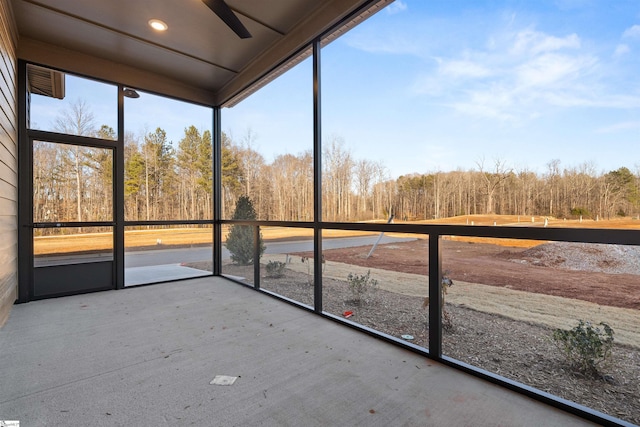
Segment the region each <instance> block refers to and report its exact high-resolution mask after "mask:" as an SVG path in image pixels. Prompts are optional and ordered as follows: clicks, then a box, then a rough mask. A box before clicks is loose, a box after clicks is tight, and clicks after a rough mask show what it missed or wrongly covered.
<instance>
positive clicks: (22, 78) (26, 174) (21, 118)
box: [18, 60, 33, 303]
mask: <svg viewBox="0 0 640 427" xmlns="http://www.w3.org/2000/svg"><path fill="white" fill-rule="evenodd" d="M29 96H30V95H29V92H28V91H27V63H26V62H24V61H22V60H19V61H18V302H21V303H22V302H27V301H29V300H30V299H31V291H32V289H33V227H32V226H33V191H32V184H33V183H32V180H33V169H32V167H33V147H32V144H31V139H30V138H29V137H28V135H27V127H28V125H29V123H28V121H29V111H28V108H29V107H28V105H29Z"/></svg>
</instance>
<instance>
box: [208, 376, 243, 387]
mask: <svg viewBox="0 0 640 427" xmlns="http://www.w3.org/2000/svg"><path fill="white" fill-rule="evenodd" d="M237 379H238V377H230V376H228V375H216V377H215V378H214V379H213V381H211V382H210V383H209V384H213V385H233V383H235V382H236V380H237Z"/></svg>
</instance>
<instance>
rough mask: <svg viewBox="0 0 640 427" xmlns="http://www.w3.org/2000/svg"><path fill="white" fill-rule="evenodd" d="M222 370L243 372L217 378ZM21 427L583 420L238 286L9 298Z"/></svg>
mask: <svg viewBox="0 0 640 427" xmlns="http://www.w3.org/2000/svg"><path fill="white" fill-rule="evenodd" d="M216 375H230V376H237V377H239V378H238V379H237V381H236V382H235V384H233V385H230V386H219V385H211V384H210V382H211V381H212V380H213V378H214V377H215V376H216ZM3 419H4V420H20V421H21V424H20V425H21V426H51V425H60V426H102V425H104V426H120V425H131V426H183V425H185V426H186V425H195V426H400V425H402V426H583V425H591V424H589V423H586V422H585V421H583V420H580V419H578V418H575V417H573V416H571V415H569V414H566V413H564V412H562V411H559V410H557V409H554V408H551V407H549V406H546V405H544V404H542V403H539V402H536V401H534V400H531V399H528V398H526V397H523V396H521V395H519V394H516V393H513V392H510V391H508V390H506V389H504V388H502V387H499V386H496V385H492V384H490V383H488V382H485V381H483V380H480V379H477V378H474V377H472V376H469V375H466V374H464V373H462V372H459V371H457V370H455V369H452V368H448V367H446V366H443V365H440V364H438V363H436V362H433V361H431V360H429V359H426V358H425V357H423V356H420V355H417V354H414V353H412V352H410V351H407V350H404V349H402V348H399V347H396V346H394V345H392V344H388V343H385V342H383V341H381V340H378V339H375V338H373V337H370V336H367V335H365V334H363V333H360V332H357V331H354V330H352V329H350V328H348V327H345V326H342V325H339V324H337V323H335V322H332V321H329V320H327V319H323V318H321V317H320V316H316V315H314V314H312V313H308V312H306V311H304V310H301V309H298V308H296V307H293V306H290V305H288V304H286V303H283V302H280V301H278V300H276V299H273V298H269V297H267V296H264V295H261V294H259V293H258V292H254V291H252V290H251V289H247V288H244V287H243V286H241V285H237V284H235V283H232V282H229V281H227V280H225V279H222V278H211V277H209V278H200V279H192V280H187V281H181V282H173V283H165V284H160V285H155V286H147V287H140V288H133V289H126V290H121V291H109V292H101V293H94V294H87V295H78V296H73V297H65V298H58V299H50V300H44V301H38V302H32V303H28V304H22V305H17V306H15V307H14V308H13V311H12V313H11V316H10V318H9V321H8V322H7V324H6V325H5V326H4V327H3V328H2V329H0V420H3Z"/></svg>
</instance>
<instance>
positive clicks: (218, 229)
mask: <svg viewBox="0 0 640 427" xmlns="http://www.w3.org/2000/svg"><path fill="white" fill-rule="evenodd" d="M220 119H221V114H220V107H213V141H212V142H213V147H212V148H213V164H212V165H211V166H212V168H213V198H212V200H213V254H212V257H213V274H214V276H220V275H221V274H222V224H220V220H221V219H222V124H221V122H220Z"/></svg>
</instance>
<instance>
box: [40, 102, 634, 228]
mask: <svg viewBox="0 0 640 427" xmlns="http://www.w3.org/2000/svg"><path fill="white" fill-rule="evenodd" d="M55 129H56V130H57V131H59V132H64V133H69V134H75V135H88V136H94V137H98V138H102V139H113V140H115V139H116V138H115V133H114V131H113V129H111V128H110V127H108V126H104V125H103V126H101V127H96V126H95V125H94V118H93V116H92V115H91V114H90V113H89V112H88V110H87V108H86V105H84V104H83V103H82V102H79V103H76V104H74V105H72V107H71V109H70V110H68V111H66V112H64V113H63V114H62V115H61V116H60V117H59V119H58V120H57V121H56V123H55ZM124 140H125V146H124V153H125V176H124V191H125V218H126V220H129V221H141V220H192V219H211V218H212V210H213V205H212V204H213V175H212V162H213V151H212V138H211V133H210V132H209V131H208V130H205V131H200V130H198V129H197V128H196V127H195V126H189V127H187V128H185V129H184V134H183V136H182V138H181V139H180V140H179V141H175V142H173V141H169V140H168V138H167V135H166V132H165V131H164V130H163V129H162V128H160V127H158V128H156V129H155V130H154V131H150V132H145V133H144V134H143V135H140V136H135V135H133V134H127V135H125V138H124ZM407 155H410V153H407ZM221 161H222V182H221V186H222V195H221V196H222V197H221V202H222V212H223V217H224V218H231V217H232V214H233V210H234V208H235V204H236V201H237V200H238V199H239V198H240V197H242V196H248V197H249V198H250V199H251V201H252V203H253V206H254V208H255V212H256V217H257V218H258V219H261V220H281V221H312V220H313V204H314V197H313V188H314V185H313V155H312V152H311V151H304V152H301V153H298V154H291V153H286V154H281V155H278V156H276V157H275V158H274V159H273V160H271V161H268V160H267V159H265V158H264V156H263V155H262V154H260V153H259V152H258V151H257V150H255V149H254V148H253V146H252V135H251V133H250V132H249V133H248V134H247V136H246V137H244V138H242V139H241V140H240V141H238V140H233V139H232V138H231V137H230V136H229V135H227V134H226V133H223V134H222V153H221ZM112 171H113V155H112V151H111V150H110V149H100V148H92V147H77V146H72V145H61V144H52V143H46V142H34V159H33V174H34V222H58V221H60V222H62V221H110V220H112V205H113V199H112V195H111V193H112V192H111V188H112V182H113V176H112V175H113V172H112ZM322 206H323V220H324V221H362V220H375V219H377V220H380V219H386V218H388V217H389V216H390V215H391V214H394V215H395V217H396V218H398V219H403V220H424V219H434V218H445V217H450V216H456V215H470V214H511V215H536V216H550V217H557V218H562V217H564V218H570V217H579V216H582V217H584V218H596V216H597V217H599V218H612V217H615V216H632V215H633V216H635V215H638V213H639V212H640V209H639V208H640V172H639V171H635V173H634V172H632V171H631V170H629V169H628V168H627V167H620V168H618V169H616V170H612V171H609V172H606V173H604V172H597V171H596V167H595V165H593V164H589V163H585V164H582V165H579V166H574V167H565V168H562V167H561V164H560V161H559V160H552V161H550V162H549V163H548V164H547V170H546V171H545V172H544V173H536V172H533V171H531V170H528V169H527V168H522V169H520V170H514V169H512V168H508V167H507V165H506V164H505V162H504V161H501V160H495V161H494V162H493V163H491V164H490V165H488V164H485V162H484V161H478V162H477V163H476V168H474V169H468V170H461V169H460V170H456V171H450V172H432V173H425V174H417V173H415V174H409V175H403V176H400V177H398V178H395V179H393V178H391V177H390V176H389V173H388V170H387V169H386V167H385V166H384V164H383V163H382V162H373V161H370V160H367V159H356V158H355V157H354V156H353V155H352V154H351V152H350V151H349V150H348V149H347V147H346V144H345V142H344V140H342V139H341V138H340V137H332V138H331V139H330V140H329V141H327V142H326V143H325V144H324V150H323V158H322Z"/></svg>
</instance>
